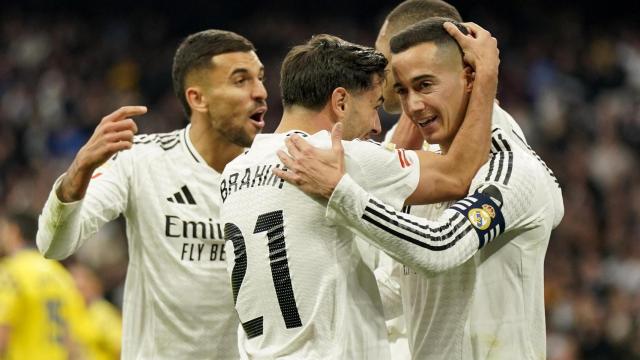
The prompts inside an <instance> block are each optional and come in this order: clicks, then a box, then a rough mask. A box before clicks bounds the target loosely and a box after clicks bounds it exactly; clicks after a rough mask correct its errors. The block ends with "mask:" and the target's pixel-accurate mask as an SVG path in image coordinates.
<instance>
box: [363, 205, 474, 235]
mask: <svg viewBox="0 0 640 360" xmlns="http://www.w3.org/2000/svg"><path fill="white" fill-rule="evenodd" d="M365 215H366V216H367V217H369V218H370V219H373V218H374V217H375V218H377V219H378V220H379V221H383V222H385V224H386V225H387V226H391V225H393V226H395V227H396V228H398V229H400V230H404V231H406V232H409V233H411V234H413V235H417V236H419V237H420V238H424V239H425V240H429V241H432V242H442V241H446V240H447V239H448V238H450V237H452V236H453V235H454V234H455V233H456V232H457V231H458V230H460V229H461V228H463V227H464V225H465V223H466V225H467V226H470V224H468V222H466V221H465V219H464V217H462V216H460V213H456V214H454V215H453V217H452V218H451V219H449V221H448V222H447V225H444V226H442V227H443V228H445V229H443V230H446V229H447V228H451V230H449V232H447V233H444V231H443V230H441V231H433V230H431V229H427V230H428V231H429V233H426V232H423V231H421V229H419V227H418V226H415V225H407V224H406V223H401V222H400V221H398V219H397V216H396V217H393V218H392V217H389V216H386V215H384V214H382V213H380V212H378V211H375V210H372V211H368V212H367V213H366V214H365ZM454 221H457V223H455V224H454Z"/></svg>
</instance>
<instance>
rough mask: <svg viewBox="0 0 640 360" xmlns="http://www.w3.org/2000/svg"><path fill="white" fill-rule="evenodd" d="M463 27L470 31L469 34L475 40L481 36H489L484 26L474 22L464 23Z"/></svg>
mask: <svg viewBox="0 0 640 360" xmlns="http://www.w3.org/2000/svg"><path fill="white" fill-rule="evenodd" d="M462 25H464V27H466V28H467V30H469V33H470V34H471V35H472V36H473V37H475V38H477V37H478V36H479V35H486V34H489V32H488V31H487V30H485V29H484V28H483V27H482V26H480V25H478V24H476V23H474V22H465V23H462Z"/></svg>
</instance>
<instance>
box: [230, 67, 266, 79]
mask: <svg viewBox="0 0 640 360" xmlns="http://www.w3.org/2000/svg"><path fill="white" fill-rule="evenodd" d="M250 73H251V71H250V70H249V69H247V68H237V69H234V70H233V71H232V72H231V74H230V75H229V77H232V76H234V75H236V74H242V75H245V74H250ZM263 75H264V66H260V69H259V70H258V76H263Z"/></svg>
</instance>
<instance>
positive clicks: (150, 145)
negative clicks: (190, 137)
mask: <svg viewBox="0 0 640 360" xmlns="http://www.w3.org/2000/svg"><path fill="white" fill-rule="evenodd" d="M184 131H185V129H179V130H174V131H172V132H168V133H156V134H141V135H136V136H135V137H134V138H133V148H132V150H134V149H135V150H134V151H138V152H140V151H142V152H149V151H156V152H161V151H169V150H172V149H174V148H175V147H176V146H177V145H178V144H180V142H182V141H184Z"/></svg>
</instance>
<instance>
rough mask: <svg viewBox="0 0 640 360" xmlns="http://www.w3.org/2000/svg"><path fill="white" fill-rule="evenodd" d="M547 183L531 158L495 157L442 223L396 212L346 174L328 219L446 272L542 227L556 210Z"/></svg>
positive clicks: (419, 265)
mask: <svg viewBox="0 0 640 360" xmlns="http://www.w3.org/2000/svg"><path fill="white" fill-rule="evenodd" d="M510 154H511V155H510ZM501 159H502V162H501ZM509 159H510V160H509ZM500 164H502V165H500ZM498 169H501V170H499V171H498ZM543 180H544V179H543V178H542V176H541V168H539V167H536V166H532V165H531V164H530V163H527V162H526V161H525V160H522V161H521V163H520V164H516V162H515V160H514V159H513V153H511V152H501V153H498V154H495V155H494V156H493V157H492V159H491V161H490V162H488V163H487V164H485V165H484V166H483V167H482V168H481V169H480V171H479V172H478V173H477V174H476V176H475V178H474V181H473V182H472V186H471V191H470V194H469V195H468V196H467V197H466V198H464V199H462V200H459V201H457V202H456V203H454V204H453V205H451V206H450V207H449V208H448V209H446V210H445V211H444V212H443V213H442V215H441V216H440V217H439V218H438V219H437V220H426V219H424V218H420V217H417V216H414V215H410V214H403V213H400V212H398V211H396V210H395V209H394V207H393V206H390V205H389V204H386V203H384V202H382V201H381V200H379V199H378V198H377V197H375V196H374V195H372V194H370V193H368V192H367V191H365V190H364V189H363V188H362V187H361V186H359V185H358V184H357V183H356V182H355V181H354V180H353V179H352V178H351V177H350V176H348V175H345V176H344V177H343V179H342V180H341V181H340V183H338V186H337V187H336V189H335V190H334V192H333V194H332V196H331V198H330V199H329V202H328V204H327V217H329V218H331V219H333V220H334V221H336V222H339V223H342V224H345V226H347V227H348V228H350V229H351V230H353V231H354V232H356V233H358V235H360V236H361V237H363V238H365V239H368V240H369V241H371V242H373V243H374V244H376V245H377V246H379V247H380V248H381V249H383V250H384V251H385V252H387V253H388V254H389V255H391V256H392V257H393V258H395V259H397V260H398V261H400V262H402V263H404V264H406V265H409V266H410V267H412V268H414V269H415V270H421V271H423V272H441V271H445V270H448V269H450V268H453V267H456V266H458V265H460V264H462V263H464V262H465V261H467V260H468V259H469V258H470V257H471V256H473V255H474V254H475V253H476V252H477V251H478V250H479V249H481V248H482V247H483V246H484V245H486V244H487V243H489V242H490V241H492V240H493V239H494V238H496V237H497V236H499V235H500V234H502V233H505V232H511V231H525V230H527V229H529V228H531V227H533V226H536V224H537V223H539V221H540V220H541V219H542V218H543V217H544V216H545V215H544V214H545V212H548V211H552V209H549V206H550V205H547V204H546V203H547V202H546V201H545V200H544V199H546V198H545V194H543V193H542V191H541V190H540V189H541V188H540V184H541V183H544V182H543ZM550 202H551V201H549V203H550Z"/></svg>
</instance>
